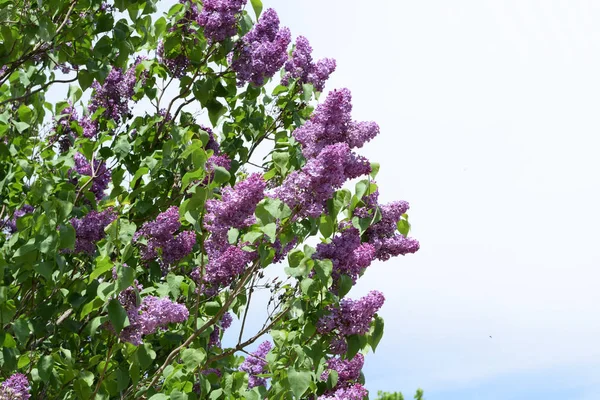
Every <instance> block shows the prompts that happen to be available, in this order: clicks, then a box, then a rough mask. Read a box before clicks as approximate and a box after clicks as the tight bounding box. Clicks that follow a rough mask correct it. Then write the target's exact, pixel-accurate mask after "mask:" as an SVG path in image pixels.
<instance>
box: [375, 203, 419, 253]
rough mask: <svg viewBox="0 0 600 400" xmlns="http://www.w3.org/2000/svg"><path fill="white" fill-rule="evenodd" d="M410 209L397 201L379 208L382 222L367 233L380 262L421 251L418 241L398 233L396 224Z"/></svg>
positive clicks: (405, 204) (406, 204)
mask: <svg viewBox="0 0 600 400" xmlns="http://www.w3.org/2000/svg"><path fill="white" fill-rule="evenodd" d="M408 208H409V205H408V203H407V202H406V201H397V202H393V203H390V204H386V205H383V206H380V207H379V209H380V211H381V220H380V221H379V222H377V223H376V224H374V225H372V226H370V227H369V229H367V231H366V232H365V236H366V238H367V240H368V242H369V243H371V244H372V245H373V247H374V249H375V257H376V258H377V259H378V260H381V261H387V260H389V259H390V258H391V257H396V256H399V255H406V254H409V253H416V252H417V251H418V250H419V248H420V244H419V241H418V240H416V239H413V238H409V237H404V236H403V235H402V234H400V233H398V232H397V226H396V224H397V223H398V221H399V220H400V218H401V216H402V214H404V213H406V211H408Z"/></svg>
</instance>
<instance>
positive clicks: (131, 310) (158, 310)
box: [119, 296, 189, 346]
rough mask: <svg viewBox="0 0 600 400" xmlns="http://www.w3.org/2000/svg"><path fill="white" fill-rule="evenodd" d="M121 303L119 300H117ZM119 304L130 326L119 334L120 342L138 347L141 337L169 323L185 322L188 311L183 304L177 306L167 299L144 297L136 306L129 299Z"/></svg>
mask: <svg viewBox="0 0 600 400" xmlns="http://www.w3.org/2000/svg"><path fill="white" fill-rule="evenodd" d="M119 301H121V298H119ZM121 304H122V305H123V307H124V308H125V310H126V311H127V316H128V317H129V323H130V325H129V326H127V327H125V328H124V329H123V330H122V331H121V334H120V337H121V339H122V340H124V341H126V342H129V343H131V344H134V345H136V346H139V345H140V344H142V337H143V336H145V335H150V334H152V333H155V332H156V331H157V330H158V328H162V327H165V326H167V325H169V324H171V323H178V322H185V321H186V320H187V319H188V317H189V311H188V309H187V308H186V307H185V306H184V305H183V304H178V303H175V302H173V301H171V300H170V299H167V298H158V297H154V296H146V297H144V299H143V300H142V303H141V304H140V305H139V307H138V305H137V301H136V302H135V303H133V302H132V301H131V299H130V298H127V300H126V301H125V302H123V301H121Z"/></svg>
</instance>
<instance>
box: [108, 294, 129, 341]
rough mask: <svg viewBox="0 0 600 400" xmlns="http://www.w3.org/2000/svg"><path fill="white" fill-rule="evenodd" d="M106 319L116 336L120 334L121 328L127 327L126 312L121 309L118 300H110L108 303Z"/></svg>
mask: <svg viewBox="0 0 600 400" xmlns="http://www.w3.org/2000/svg"><path fill="white" fill-rule="evenodd" d="M107 308H108V319H109V320H110V323H111V324H112V326H113V328H114V329H115V332H116V333H117V335H118V334H119V333H121V331H122V330H123V328H125V327H127V326H129V318H128V317H127V311H125V309H124V308H123V306H122V305H121V303H120V302H119V300H117V299H112V300H111V301H110V303H108V307H107Z"/></svg>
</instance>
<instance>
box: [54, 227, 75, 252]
mask: <svg viewBox="0 0 600 400" xmlns="http://www.w3.org/2000/svg"><path fill="white" fill-rule="evenodd" d="M58 231H59V233H60V244H59V248H61V249H70V250H74V249H75V229H74V228H73V226H72V225H71V224H67V225H61V226H60V227H59V228H58Z"/></svg>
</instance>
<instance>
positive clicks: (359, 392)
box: [318, 383, 369, 400]
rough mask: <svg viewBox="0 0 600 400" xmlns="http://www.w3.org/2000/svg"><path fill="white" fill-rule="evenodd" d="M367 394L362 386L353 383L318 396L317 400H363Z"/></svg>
mask: <svg viewBox="0 0 600 400" xmlns="http://www.w3.org/2000/svg"><path fill="white" fill-rule="evenodd" d="M368 394H369V392H368V391H367V389H366V388H365V387H364V386H363V385H361V384H360V383H355V384H352V385H347V386H344V387H341V388H339V389H337V390H335V391H333V392H330V393H328V394H324V395H322V396H319V398H318V400H363V399H364V398H365V397H367V396H368Z"/></svg>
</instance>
